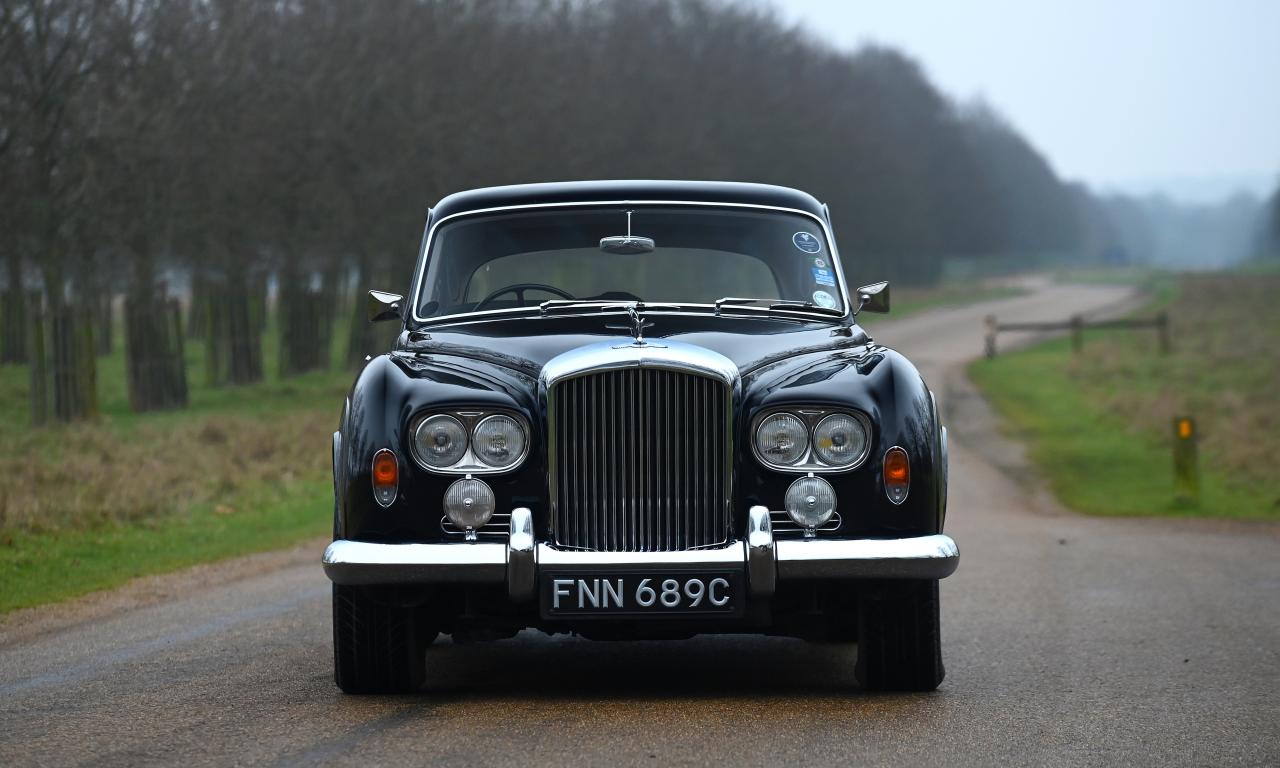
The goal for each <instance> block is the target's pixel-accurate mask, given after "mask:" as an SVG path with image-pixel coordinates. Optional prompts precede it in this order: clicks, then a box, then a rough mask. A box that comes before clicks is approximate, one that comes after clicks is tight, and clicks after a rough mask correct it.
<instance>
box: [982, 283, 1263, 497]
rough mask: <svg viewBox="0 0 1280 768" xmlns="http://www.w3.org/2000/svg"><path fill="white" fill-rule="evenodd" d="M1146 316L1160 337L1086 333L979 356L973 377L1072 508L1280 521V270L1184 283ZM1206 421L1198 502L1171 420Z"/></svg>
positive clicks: (1162, 296)
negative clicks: (1166, 327) (1187, 499)
mask: <svg viewBox="0 0 1280 768" xmlns="http://www.w3.org/2000/svg"><path fill="white" fill-rule="evenodd" d="M1167 285H1168V290H1162V291H1160V292H1158V294H1157V297H1156V300H1155V301H1154V303H1153V304H1152V306H1150V307H1148V308H1147V309H1145V310H1144V311H1143V312H1140V313H1138V314H1140V315H1146V314H1150V313H1151V312H1153V311H1155V310H1157V309H1162V308H1164V309H1167V310H1168V311H1169V312H1170V318H1171V322H1172V337H1173V343H1174V351H1173V353H1172V354H1170V355H1159V354H1157V352H1156V340H1155V338H1154V333H1152V332H1103V331H1098V332H1088V333H1086V336H1085V349H1084V352H1083V353H1081V354H1073V352H1072V349H1071V344H1070V342H1069V341H1068V340H1066V339H1059V340H1055V341H1050V342H1046V343H1044V344H1040V345H1037V346H1035V347H1032V348H1030V349H1027V350H1024V351H1021V352H1016V353H1013V354H1009V355H1004V356H1001V357H999V358H997V359H995V360H981V361H978V362H975V363H973V364H972V365H971V366H970V369H969V374H970V376H971V377H972V379H973V381H974V382H975V384H977V386H978V387H979V388H980V389H981V390H982V391H983V393H984V394H985V395H986V396H987V398H988V399H989V400H990V401H991V402H992V404H993V405H994V406H995V408H996V410H997V412H998V413H999V414H1000V415H1001V416H1002V417H1003V419H1004V421H1005V424H1006V426H1007V428H1008V429H1009V430H1010V431H1011V432H1013V433H1014V434H1015V435H1016V436H1017V437H1019V438H1020V439H1022V440H1023V441H1024V442H1026V443H1027V445H1028V447H1029V451H1030V456H1031V458H1032V460H1033V461H1034V462H1035V464H1036V465H1037V466H1038V467H1039V468H1040V470H1041V471H1042V472H1043V473H1044V475H1045V476H1046V477H1047V478H1048V481H1049V483H1050V485H1051V487H1052V489H1053V491H1054V492H1055V493H1056V494H1057V496H1058V497H1059V498H1060V499H1061V500H1062V501H1063V502H1064V503H1065V504H1067V505H1068V506H1070V507H1072V508H1073V509H1076V510H1078V511H1081V512H1084V513H1087V514H1093V515H1123V516H1145V515H1173V516H1196V517H1217V518H1252V519H1268V520H1276V519H1280V476H1277V475H1276V473H1275V471H1274V468H1275V467H1276V466H1280V396H1277V394H1276V390H1275V382H1277V381H1280V358H1278V357H1277V355H1276V354H1275V350H1276V349H1277V348H1280V309H1278V308H1277V306H1276V302H1275V300H1274V297H1275V296H1276V295H1280V293H1278V292H1280V276H1271V277H1266V276H1257V275H1252V276H1244V275H1214V276H1205V275H1201V276H1183V277H1181V278H1179V279H1177V280H1176V281H1170V282H1169V283H1168V284H1167ZM1180 415H1190V416H1193V417H1195V418H1196V419H1197V421H1198V424H1199V433H1200V439H1199V451H1200V467H1201V498H1200V501H1199V503H1198V504H1195V505H1191V504H1185V503H1179V502H1176V501H1175V500H1174V492H1173V488H1174V486H1173V459H1172V453H1171V442H1172V419H1173V418H1174V417H1175V416H1180Z"/></svg>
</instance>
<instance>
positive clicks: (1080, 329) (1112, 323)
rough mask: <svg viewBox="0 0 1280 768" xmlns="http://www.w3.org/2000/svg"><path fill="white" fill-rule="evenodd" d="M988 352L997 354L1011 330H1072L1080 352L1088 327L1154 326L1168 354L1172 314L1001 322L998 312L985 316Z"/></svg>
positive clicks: (1103, 328) (1123, 327)
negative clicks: (1000, 336)
mask: <svg viewBox="0 0 1280 768" xmlns="http://www.w3.org/2000/svg"><path fill="white" fill-rule="evenodd" d="M986 327H987V335H986V354H987V357H988V358H993V357H995V356H996V336H997V335H998V334H1000V333H1002V332H1008V333H1058V332H1061V331H1070V332H1071V348H1072V349H1073V350H1074V351H1076V352H1080V351H1082V350H1083V349H1084V332H1085V331H1086V330H1090V331H1092V330H1136V329H1142V328H1154V329H1155V330H1156V333H1157V336H1158V338H1159V343H1160V354H1162V355H1167V354H1169V315H1168V313H1166V312H1161V313H1160V314H1158V315H1156V316H1155V317H1151V318H1121V319H1119V320H1092V321H1089V322H1085V320H1084V318H1082V317H1081V316H1080V315H1072V316H1071V318H1070V319H1069V320H1063V321H1057V322H1043V321H1036V322H1024V323H1001V322H999V321H998V320H997V319H996V316H995V315H987V317H986Z"/></svg>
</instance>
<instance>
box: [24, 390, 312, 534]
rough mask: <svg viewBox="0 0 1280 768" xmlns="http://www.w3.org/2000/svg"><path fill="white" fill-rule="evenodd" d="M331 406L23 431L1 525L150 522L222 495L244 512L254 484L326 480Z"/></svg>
mask: <svg viewBox="0 0 1280 768" xmlns="http://www.w3.org/2000/svg"><path fill="white" fill-rule="evenodd" d="M332 430H333V415H332V409H331V408H325V409H323V410H294V411H285V412H282V413H277V414H270V415H267V416H264V415H224V414H215V415H209V416H204V417H199V418H195V419H191V420H187V421H181V420H168V421H163V422H160V423H143V424H138V425H136V426H133V427H131V428H129V429H119V428H116V427H113V426H112V425H110V424H87V425H76V426H71V427H58V428H51V429H44V430H14V431H9V432H6V434H5V435H4V442H5V445H4V446H3V447H2V448H0V530H3V529H6V528H8V529H21V530H25V531H30V532H50V531H57V530H66V529H85V528H90V527H93V526H95V525H98V524H101V523H108V522H129V523H136V524H142V525H145V524H147V523H148V522H150V521H155V520H160V519H163V518H165V517H167V516H171V515H175V514H182V513H183V512H184V511H186V510H188V509H190V508H191V507H192V506H193V505H197V504H202V503H213V504H217V505H218V506H215V508H214V509H215V511H216V512H220V513H222V514H235V512H236V510H235V508H234V500H235V499H236V498H238V497H239V492H240V491H242V490H245V489H252V488H260V487H262V486H263V484H264V483H268V482H273V481H275V482H280V483H282V484H292V483H293V482H294V481H295V480H303V481H306V482H308V483H311V482H325V477H326V475H327V472H328V466H329V463H328V459H329V456H328V445H329V440H328V434H329V433H330V432H331V431H332Z"/></svg>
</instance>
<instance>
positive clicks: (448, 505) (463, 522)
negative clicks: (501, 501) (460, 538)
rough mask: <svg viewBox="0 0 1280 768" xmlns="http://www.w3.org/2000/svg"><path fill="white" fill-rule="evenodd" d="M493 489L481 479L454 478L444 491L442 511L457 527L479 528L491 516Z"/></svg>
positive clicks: (493, 503) (493, 504) (493, 501)
mask: <svg viewBox="0 0 1280 768" xmlns="http://www.w3.org/2000/svg"><path fill="white" fill-rule="evenodd" d="M495 504H496V502H495V500H494V498H493V489H492V488H490V487H489V485H488V484H487V483H485V482H484V481H483V480H476V479H474V478H470V477H467V478H464V479H462V480H455V481H454V482H453V483H452V484H451V485H450V486H449V488H448V490H446V491H445V492H444V513H445V514H446V515H448V516H449V520H450V521H452V522H453V524H454V525H456V526H458V527H459V528H463V529H467V528H479V527H480V526H482V525H484V524H485V523H487V522H489V518H491V517H493V509H494V506H495Z"/></svg>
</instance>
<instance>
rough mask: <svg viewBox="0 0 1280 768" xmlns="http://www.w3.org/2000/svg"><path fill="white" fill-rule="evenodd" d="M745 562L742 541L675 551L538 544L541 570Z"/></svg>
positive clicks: (724, 565) (733, 565)
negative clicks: (602, 549)
mask: <svg viewBox="0 0 1280 768" xmlns="http://www.w3.org/2000/svg"><path fill="white" fill-rule="evenodd" d="M745 561H746V552H745V549H744V544H743V543H742V542H737V541H735V542H732V543H730V544H729V546H727V547H720V548H718V549H684V550H676V551H672V552H585V551H581V550H568V549H556V548H554V547H552V546H551V545H549V544H538V569H539V570H541V569H543V568H647V567H661V566H671V565H674V566H702V565H710V566H723V567H727V568H734V567H736V568H741V567H742V565H743V563H744V562H745Z"/></svg>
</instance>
